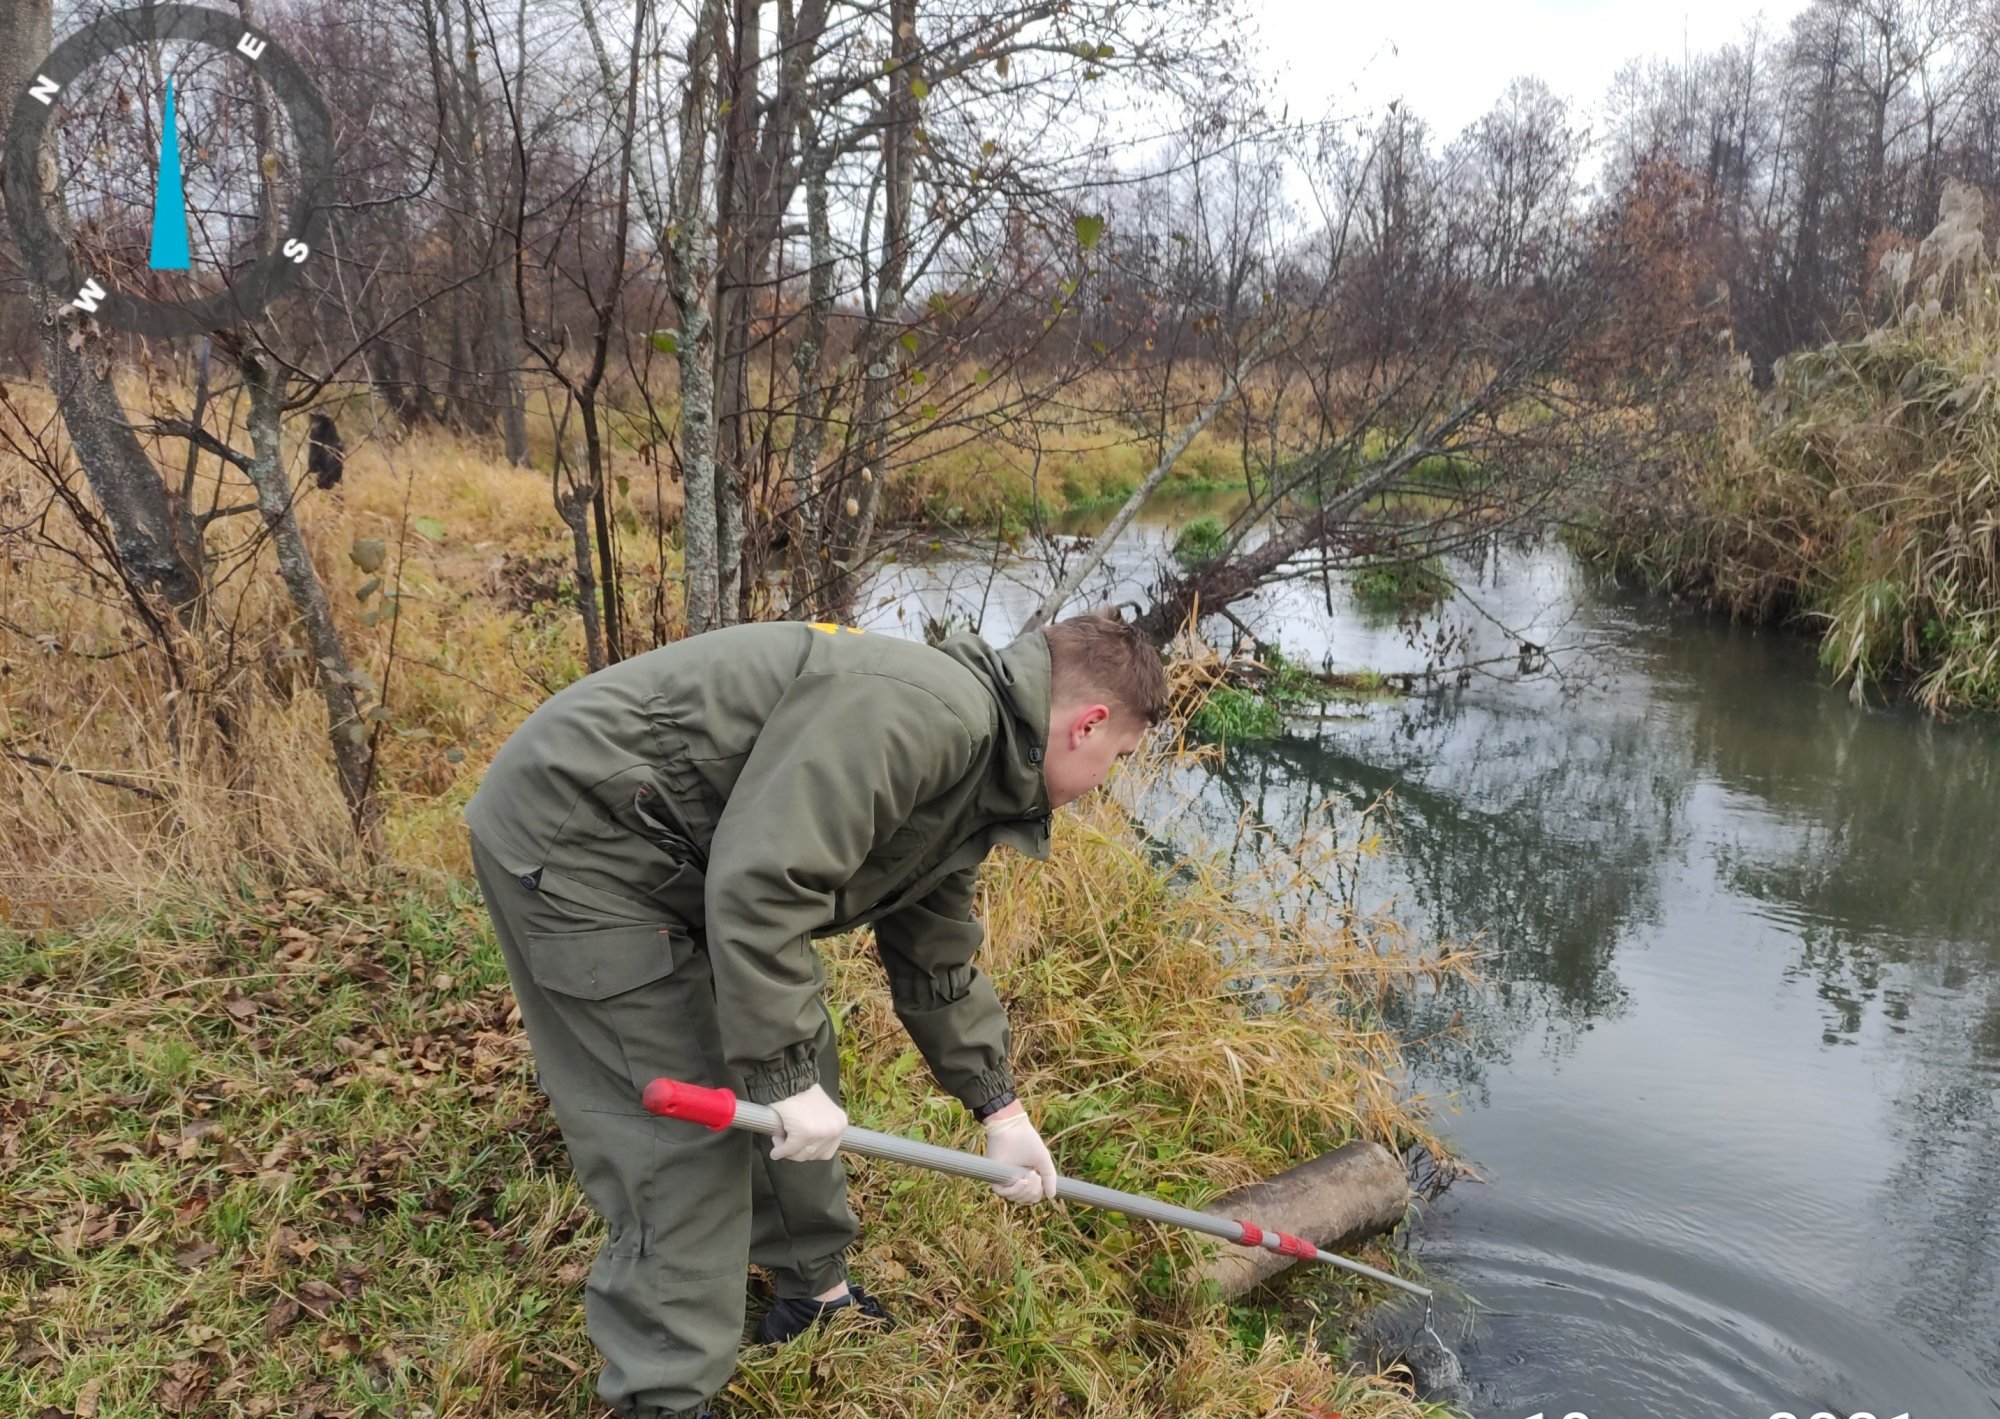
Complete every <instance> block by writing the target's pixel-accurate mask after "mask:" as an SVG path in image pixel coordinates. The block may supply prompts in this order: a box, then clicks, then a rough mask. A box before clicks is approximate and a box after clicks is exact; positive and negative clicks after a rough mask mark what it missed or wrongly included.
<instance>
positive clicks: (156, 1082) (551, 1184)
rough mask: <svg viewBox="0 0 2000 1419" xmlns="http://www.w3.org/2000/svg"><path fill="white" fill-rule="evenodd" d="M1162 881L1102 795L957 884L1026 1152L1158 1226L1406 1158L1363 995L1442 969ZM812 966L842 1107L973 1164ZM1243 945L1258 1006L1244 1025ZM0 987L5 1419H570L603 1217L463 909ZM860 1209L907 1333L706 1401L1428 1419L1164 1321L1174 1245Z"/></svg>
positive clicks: (861, 1261)
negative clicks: (1213, 1199) (1130, 1201)
mask: <svg viewBox="0 0 2000 1419" xmlns="http://www.w3.org/2000/svg"><path fill="white" fill-rule="evenodd" d="M1292 866H1293V868H1297V867H1298V866H1299V864H1298V863H1296V862H1294V863H1292ZM1272 870H1274V871H1282V870H1285V860H1284V859H1283V857H1282V854H1281V855H1280V857H1279V859H1278V860H1276V861H1274V863H1273V867H1272ZM1175 876H1176V877H1177V879H1178V880H1177V881H1176V883H1175V885H1172V886H1170V885H1169V878H1168V875H1167V874H1166V873H1163V871H1162V870H1161V869H1160V868H1159V867H1158V866H1157V865H1156V864H1155V863H1154V862H1153V861H1152V860H1151V859H1149V858H1148V856H1147V854H1146V853H1145V851H1143V850H1142V848H1141V846H1140V844H1139V843H1138V842H1137V840H1136V839H1135V838H1134V836H1133V835H1132V832H1131V829H1130V828H1129V826H1128V825H1127V823H1126V821H1125V819H1124V818H1123V817H1122V816H1121V814H1120V813H1119V811H1118V810H1117V808H1116V806H1115V805H1113V804H1109V803H1104V804H1098V805H1095V806H1092V807H1090V808H1088V809H1086V810H1084V811H1080V812H1076V813H1071V814H1065V815H1062V816H1061V817H1060V819H1059V826H1058V832H1057V837H1056V844H1055V849H1054V858H1053V861H1052V862H1051V863H1050V864H1048V865H1047V866H1045V867H1043V866H1037V865H1035V864H1030V863H1026V862H1024V861H1021V860H1019V859H1014V858H1011V857H1005V858H1004V860H996V862H995V864H994V865H993V866H992V868H991V869H990V870H989V873H988V880H987V882H986V886H985V893H986V899H985V902H984V905H983V911H984V914H985V918H986V920H987V923H988V926H989V930H990V933H991V943H990V947H989V951H988V953H987V960H988V963H989V965H990V968H991V970H992V973H993V975H994V978H995V980H996V983H997V984H998V986H999V989H1000V991H1001V993H1002V995H1003V997H1005V998H1006V999H1007V1001H1008V1004H1009V1008H1010V1015H1011V1018H1012V1019H1013V1020H1014V1022H1015V1027H1016V1051H1015V1052H1016V1061H1017V1067H1018V1070H1019V1074H1020V1077H1021V1081H1022V1092H1023V1094H1024V1095H1025V1096H1026V1097H1028V1098H1029V1099H1030V1100H1031V1101H1032V1102H1033V1105H1034V1107H1035V1109H1036V1112H1037V1114H1038V1115H1039V1119H1040V1122H1041V1125H1042V1128H1043V1131H1044V1133H1045V1135H1046V1136H1047V1137H1048V1138H1049V1141H1050V1145H1051V1147H1052V1148H1053V1150H1054V1151H1055V1153H1056V1156H1057V1160H1058V1164H1059V1166H1061V1167H1062V1168H1063V1169H1064V1171H1065V1172H1069V1173H1073V1174H1076V1175H1078V1176H1083V1177H1088V1178H1091V1179H1093V1180H1096V1181H1099V1182H1103V1183H1106V1184H1109V1185H1112V1186H1119V1187H1125V1188H1128V1189H1134V1190H1145V1191H1149V1192H1153V1193H1157V1194H1161V1195H1164V1196H1167V1197H1171V1198H1175V1199H1178V1200H1181V1201H1190V1202H1191V1201H1197V1200H1199V1199H1201V1198H1203V1197H1206V1196H1209V1195H1212V1194H1214V1193H1215V1192H1217V1191H1219V1190H1222V1189H1226V1188H1228V1187H1231V1186H1234V1185H1237V1184H1240V1183H1243V1182H1246V1181H1248V1180H1250V1179H1252V1178H1254V1177H1257V1176H1259V1175H1262V1174H1266V1173H1269V1172H1271V1171H1273V1170H1275V1169H1277V1168H1280V1167H1283V1166H1285V1165H1287V1164H1290V1163H1292V1162H1296V1161H1298V1160H1300V1159H1302V1158H1305V1157H1308V1156H1311V1155H1313V1154H1315V1153H1318V1152H1321V1151H1323V1150H1325V1149H1327V1148H1330V1147H1332V1146H1335V1145H1337V1144H1338V1143H1340V1142H1342V1141H1344V1140H1346V1139H1348V1138H1351V1137H1356V1136H1366V1137H1372V1138H1378V1139H1381V1140H1382V1141H1384V1142H1386V1143H1388V1144H1390V1145H1391V1146H1400V1145H1405V1144H1410V1143H1413V1142H1418V1141H1422V1140H1424V1139H1425V1137H1426V1133H1425V1126H1424V1123H1423V1121H1422V1119H1421V1118H1419V1117H1416V1116H1414V1115H1413V1114H1411V1113H1410V1112H1409V1111H1408V1109H1407V1108H1406V1106H1405V1104H1404V1103H1403V1101H1402V1099H1401V1097H1400V1095H1399V1093H1398V1091H1397V1089H1396V1087H1395V1085H1394V1083H1393V1079H1394V1076H1395V1068H1396V1062H1397V1057H1396V1048H1395V1045H1394V1043H1393V1040H1392V1039H1391V1037H1390V1036H1389V1035H1388V1034H1387V1033H1386V1032H1384V1031H1382V1030H1380V1029H1379V1028H1378V1027H1377V1025H1376V1022H1375V1001H1376V1000H1377V999H1379V997H1380V993H1381V992H1382V991H1384V990H1387V989H1391V988H1394V987H1395V985H1396V983H1397V981H1398V979H1399V978H1402V977H1406V976H1408V975H1411V974H1413V973H1415V972H1417V971H1420V970H1428V971H1431V972H1437V971H1442V970H1450V969H1455V968H1456V965H1455V963H1453V962H1450V961H1445V962H1428V963H1425V962H1416V961H1412V960H1410V959H1408V958H1406V957H1403V956H1401V955H1399V954H1397V953H1395V952H1389V953H1378V950H1377V949H1376V948H1377V941H1376V940H1375V938H1374V937H1373V936H1372V935H1371V934H1370V931H1369V929H1368V927H1367V926H1366V925H1365V924H1363V923H1357V922H1353V921H1345V920H1332V921H1323V922H1319V923H1309V924H1304V925H1300V924H1296V923H1290V924H1288V923H1283V922H1281V920H1280V919H1279V918H1278V917H1277V916H1276V915H1275V914H1267V913H1266V910H1265V909H1264V908H1262V907H1259V906H1257V905H1255V902H1256V901H1257V900H1259V899H1261V898H1262V897H1264V896H1265V895H1266V894H1263V893H1260V892H1258V891H1256V890H1249V891H1245V890H1244V884H1242V883H1240V882H1239V883H1236V884H1230V883H1227V882H1225V881H1224V880H1223V879H1221V878H1220V877H1219V876H1218V875H1217V874H1216V873H1215V872H1213V871H1212V870H1211V869H1210V868H1208V867H1207V866H1206V865H1205V864H1204V863H1202V862H1199V861H1195V862H1189V863H1184V864H1180V865H1179V870H1178V872H1177V873H1176V874H1175ZM828 945H829V951H828V954H829V980H830V987H829V989H830V998H831V999H832V1000H833V1001H834V1002H835V1005H836V1013H837V1014H838V1015H839V1017H840V1025H841V1034H842V1058H843V1065H844V1069H845V1075H846V1087H847V1090H848V1093H849V1108H850V1110H851V1112H852V1114H853V1116H854V1117H855V1118H856V1120H857V1121H858V1122H863V1123H866V1124H868V1125H870V1126H874V1127H879V1128H885V1129H891V1130H895V1131H898V1132H904V1133H909V1134H913V1135H916V1136H920V1137H924V1138H928V1139H930V1140H932V1141H935V1142H940V1143H945V1144H951V1145H958V1146H964V1145H969V1144H971V1143H972V1142H973V1134H974V1132H975V1128H974V1126H972V1125H971V1124H970V1123H969V1121H968V1120H967V1119H966V1117H965V1116H964V1113H963V1110H961V1109H959V1108H958V1107H957V1106H956V1105H955V1104H953V1103H952V1102H951V1101H950V1100H948V1099H946V1098H944V1097H942V1096H941V1095H940V1094H939V1093H938V1092H937V1090H936V1089H935V1086H934V1085H932V1084H931V1082H930V1080H929V1078H928V1076H927V1074H926V1072H925V1070H924V1067H923V1065H922V1062H921V1061H920V1060H919V1058H918V1057H917V1056H916V1054H915V1052H914V1051H913V1050H912V1048H911V1047H910V1045H909V1043H908V1040H907V1038H906V1037H905V1036H904V1035H903V1033H902V1031H901V1029H900V1027H899V1026H898V1025H897V1024H896V1022H895V1020H894V1018H893V1015H892V1013H891V1012H890V1010H889V1007H888V1003H887V993H886V990H885V989H884V988H883V986H882V983H881V981H880V980H879V979H878V967H877V966H876V965H875V963H874V961H873V959H872V953H871V952H869V951H868V950H867V948H866V946H865V942H864V941H863V940H859V939H854V938H848V939H843V940H840V941H837V942H832V943H828ZM1250 949H1254V950H1255V951H1256V952H1257V955H1258V959H1259V963H1260V964H1259V973H1260V976H1261V977H1262V978H1263V980H1264V981H1265V982H1266V983H1267V984H1268V985H1269V986H1270V987H1271V988H1275V989H1276V990H1277V991H1278V992H1279V995H1280V997H1281V998H1282V1000H1283V1002H1284V1008H1283V1009H1282V1010H1281V1011H1279V1012H1276V1013H1261V1014H1260V1013H1253V1012H1251V1011H1250V1010H1248V1009H1247V1008H1246V1006H1245V1003H1244V1002H1245V999H1246V997H1247V986H1246V984H1245V983H1244V982H1242V981H1240V980H1238V979H1235V978H1234V976H1233V974H1232V967H1231V966H1230V965H1229V964H1228V961H1229V959H1231V958H1235V959H1241V956H1240V953H1241V952H1242V951H1244V950H1250ZM0 982H4V984H0V1072H4V1077H5V1080H6V1094H5V1100H4V1103H0V1255H4V1256H5V1258H6V1264H5V1267H4V1269H0V1307H3V1308H4V1310H5V1312H6V1314H7V1315H8V1316H9V1317H10V1319H11V1321H12V1326H13V1334H12V1341H11V1344H12V1353H11V1355H10V1357H9V1359H8V1362H7V1364H6V1365H5V1366H4V1367H0V1412H6V1413H10V1414H12V1413H21V1414H35V1413H41V1412H45V1411H46V1410H48V1409H51V1408H52V1409H53V1410H55V1411H56V1412H59V1413H61V1414H64V1415H70V1414H75V1413H78V1412H79V1411H82V1410H84V1409H86V1408H88V1407H90V1406H93V1405H94V1407H95V1412H96V1414H97V1416H98V1419H137V1416H141V1415H145V1416H153V1415H158V1414H161V1413H214V1414H229V1415H245V1416H265V1415H274V1414H305V1413H307V1412H312V1413H316V1414H318V1415H322V1416H324V1415H335V1414H339V1415H348V1416H360V1415H378V1414H379V1415H397V1416H412V1417H414V1416H430V1419H444V1416H462V1419H484V1416H501V1415H527V1414H534V1415H546V1416H556V1415H573V1416H584V1415H593V1414H596V1413H598V1412H599V1408H598V1406H597V1405H596V1404H595V1402H594V1400H593V1398H592V1396H591V1383H590V1377H591V1375H592V1373H593V1372H594V1368H595V1357H594V1354H593V1352H592V1351H591V1349H590V1347H589V1343H588V1341H587V1339H586V1337H585V1335H584V1332H583V1318H582V1307H581V1286H582V1281H583V1277H584V1274H585V1270H586V1268H587V1265H588V1262H589V1258H590V1256H591V1253H592V1249H593V1247H594V1245H595V1241H596V1238H597V1227H598V1223H597V1222H596V1221H595V1219H594V1218H592V1217H591V1216H590V1214H589V1212H588V1210H587V1208H586V1207H585V1206H584V1204H583V1200H582V1198H581V1196H580V1194H579V1193H578V1191H577V1189H576V1187H575V1185H574V1183H573V1182H572V1181H571V1179H570V1178H569V1176H568V1172H567V1168H566V1166H565V1163H564V1159H563V1154H562V1150H561V1145H560V1141H559V1139H558V1138H557V1136H556V1134H555V1131H554V1128H553V1125H552V1123H551V1121H550V1119H549V1116H548V1114H547V1113H546V1111H545V1110H544V1109H543V1108H541V1107H540V1106H539V1099H538V1096H537V1095H536V1093H535V1090H534V1087H533V1079H532V1072H531V1062H530V1060H529V1057H528V1055H527V1053H526V1047H525V1041H524V1040H523V1039H522V1037H521V1035H520V1034H519V1030H518V1023H517V1021H516V1020H515V1018H514V1016H513V1014H512V1007H511V1000H510V997H509V994H508V991H507V988H506V981H505V973H504V971H503V969H502V968H501V965H500V963H499V960H498V957H497V955H496V953H495V952H494V950H493V947H492V944H491V941H490V938H489V936H488V933H487V927H486V923H485V921H484V917H483V913H482V911H481V909H480V906H479V904H478V901H477V899H476V897H475V896H474V895H473V894H472V893H471V892H470V891H468V890H467V889H466V888H465V887H464V886H463V885H462V884H457V883H447V884H445V885H441V886H431V887H424V888H417V887H410V886H397V885H392V884H389V883H387V882H384V883H381V884H378V885H374V886H365V885H363V886H357V887H355V888H353V889H351V890H348V891H345V892H342V893H329V892H327V891H324V890H320V889H315V888H298V889H293V890H290V891H284V892H251V893H237V894H230V895H224V894H218V895H213V896H210V897H207V898H204V899H200V900H182V901H180V902H176V903H173V904H166V905H160V906H158V907H157V908H156V909H155V910H153V911H152V912H151V913H150V914H149V915H146V916H144V917H140V918H136V919H131V920H127V921H125V922H124V923H122V924H113V923H111V922H110V921H108V920H106V921H100V922H99V923H97V924H95V925H92V926H90V927H87V928H84V929H81V930H76V931H68V932H58V931H49V932H25V933H24V932H18V931H17V932H14V933H12V934H8V935H5V936H0ZM854 1199H855V1204H856V1209H857V1211H858V1213H859V1214H860V1216H861V1218H862V1219H863V1229H864V1230H863V1238H862V1243H861V1247H860V1252H859V1255H858V1256H857V1257H856V1258H855V1270H856V1274H857V1275H859V1276H861V1277H863V1278H865V1279H866V1280H867V1282H868V1283H869V1284H870V1286H871V1288H873V1289H875V1290H876V1291H878V1292H879V1293H880V1294H882V1295H883V1296H884V1297H885V1298H886V1299H887V1301H888V1303H889V1305H890V1306H891V1308H892V1309H894V1310H896V1311H898V1312H899V1313H900V1314H901V1315H902V1316H903V1317H904V1319H905V1321H906V1324H905V1325H904V1326H903V1327H902V1328H901V1329H899V1330H897V1331H895V1332H893V1333H890V1334H887V1335H877V1334H872V1333H868V1332H864V1331H861V1330H858V1329H855V1328H853V1327H851V1326H848V1325H845V1324H842V1325H837V1326H835V1327H833V1328H831V1329H830V1330H829V1331H828V1332H827V1333H825V1334H823V1335H819V1336H815V1337H813V1338H810V1339H808V1340H806V1341H803V1342H800V1343H798V1344H796V1345H794V1346H791V1347H788V1348H785V1349H782V1350H777V1351H773V1350H767V1349H759V1348H751V1349H746V1350H745V1351H744V1354H743V1359H742V1364H741V1367H740V1368H739V1370H738V1372H737V1374H736V1377H735V1379H734V1381H733V1383H732V1384H731V1386H730V1388H729V1390H728V1391H727V1392H726V1394H725V1395H724V1396H723V1397H722V1402H721V1406H720V1412H721V1413H722V1414H723V1415H725V1416H731V1415H733V1416H744V1415H789V1414H798V1413H806V1412H810V1413H813V1414H816V1415H825V1416H845V1419H861V1416H869V1419H881V1416H917V1415H926V1416H930V1415H947V1414H949V1415H953V1416H995V1417H996V1419H997V1416H1002V1415H1005V1416H1016V1415H1022V1414H1036V1415H1043V1414H1048V1415H1078V1416H1140V1415H1149V1416H1150V1415H1165V1414H1173V1415H1214V1416H1224V1415H1246V1416H1247V1415H1265V1416H1279V1415H1297V1416H1305V1415H1312V1414H1323V1413H1327V1412H1337V1413H1340V1414H1342V1415H1344V1416H1346V1419H1414V1416H1417V1415H1419V1414H1424V1413H1429V1412H1433V1411H1430V1410H1428V1409H1426V1408H1424V1407H1423V1406H1419V1405H1416V1404H1414V1403H1412V1402H1411V1401H1410V1400H1409V1399H1408V1398H1407V1396H1405V1395H1404V1394H1402V1393H1401V1392H1399V1391H1397V1390H1396V1389H1395V1388H1394V1387H1393V1386H1391V1385H1390V1384H1389V1383H1388V1382H1386V1381H1383V1380H1379V1379H1374V1378H1367V1377H1356V1376H1350V1375H1346V1374H1344V1373H1342V1371H1341V1369H1340V1367H1339V1365H1338V1364H1337V1363H1336V1362H1335V1361H1334V1360H1333V1359H1332V1358H1331V1357H1329V1356H1327V1355H1325V1354H1322V1353H1319V1352H1317V1351H1315V1350H1313V1349H1311V1348H1310V1347H1309V1346H1307V1345H1305V1344H1304V1343H1302V1341H1301V1340H1300V1339H1299V1338H1298V1337H1297V1336H1296V1335H1293V1334H1291V1333H1289V1332H1287V1331H1286V1330H1285V1329H1283V1328H1281V1327H1278V1326H1269V1327H1266V1326H1261V1325H1256V1326H1253V1325H1247V1324H1244V1323H1242V1316H1241V1314H1240V1313H1239V1314H1238V1315H1237V1316H1236V1322H1237V1323H1235V1324H1232V1323H1231V1312H1230V1311H1228V1310H1226V1309H1225V1308H1223V1307H1222V1306H1220V1305H1218V1304H1216V1303H1213V1302H1211V1301H1207V1300H1203V1299H1200V1298H1192V1297H1190V1296H1189V1295H1187V1294H1186V1286H1185V1284H1184V1280H1185V1275H1186V1272H1187V1269H1188V1267H1189V1265H1190V1263H1191V1261H1192V1260H1193V1258H1194V1257H1195V1256H1196V1255H1197V1248H1198V1247H1201V1246H1205V1245H1208V1244H1207V1243H1200V1242H1197V1241H1195V1240H1194V1239H1192V1238H1189V1237H1187V1236H1185V1235H1183V1234H1179V1233H1169V1232H1165V1231H1163V1230H1160V1229H1156V1228H1154V1227H1152V1226H1150V1225H1147V1224H1139V1223H1133V1222H1130V1221H1128V1220H1125V1219H1122V1218H1118V1217H1116V1216H1113V1215H1110V1214H1104V1213H1095V1212H1090V1211H1087V1210H1083V1209H1076V1210H1070V1209H1066V1208H1063V1207H1060V1206H1056V1207H1049V1208H1046V1209H1038V1210H1035V1211H1031V1212H1028V1211H1019V1210H1013V1209H1009V1208H1007V1207H1006V1206H1004V1205H1003V1204H1000V1203H999V1202H997V1201H995V1200H994V1199H993V1198H992V1197H991V1195H990V1194H989V1193H988V1192H987V1191H986V1189H984V1188H983V1187H979V1186H977V1185H973V1184H967V1183H964V1182H959V1181H954V1180H950V1179H946V1178H942V1177H938V1176H935V1175H931V1174H925V1173H918V1172H912V1171H908V1170H901V1169H895V1168H892V1167H890V1166H889V1165H885V1164H876V1163H870V1162H866V1161H863V1162H858V1163H857V1164H856V1165H855V1166H854ZM1370 1259H1371V1260H1373V1261H1374V1262H1375V1263H1376V1264H1378V1265H1394V1264H1395V1259H1394V1258H1393V1256H1390V1255H1388V1254H1385V1253H1383V1252H1381V1251H1380V1250H1376V1251H1375V1252H1373V1254H1372V1255H1371V1257H1370ZM753 1310H754V1307H753Z"/></svg>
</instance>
